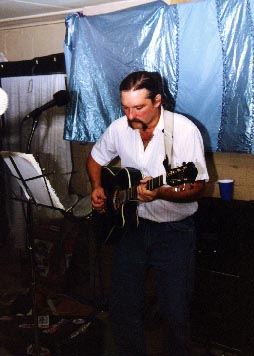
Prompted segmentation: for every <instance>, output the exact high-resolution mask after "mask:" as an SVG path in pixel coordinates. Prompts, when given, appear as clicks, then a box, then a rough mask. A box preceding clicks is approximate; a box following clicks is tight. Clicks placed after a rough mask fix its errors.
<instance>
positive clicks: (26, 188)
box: [3, 152, 65, 356]
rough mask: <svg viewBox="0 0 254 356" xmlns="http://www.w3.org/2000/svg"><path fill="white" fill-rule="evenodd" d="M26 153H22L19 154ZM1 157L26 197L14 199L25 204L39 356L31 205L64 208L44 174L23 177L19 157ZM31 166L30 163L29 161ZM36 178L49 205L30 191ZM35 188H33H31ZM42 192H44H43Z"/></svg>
mask: <svg viewBox="0 0 254 356" xmlns="http://www.w3.org/2000/svg"><path fill="white" fill-rule="evenodd" d="M20 155H21V157H22V155H26V154H24V153H21V154H20ZM3 158H4V159H7V161H6V163H7V162H8V167H9V168H11V172H12V174H11V175H12V176H13V177H14V178H15V179H17V181H18V183H19V185H20V186H21V187H22V190H23V192H24V193H25V196H26V198H27V199H23V198H22V197H15V198H14V199H15V200H17V201H20V202H22V203H23V204H24V203H25V204H26V210H25V221H26V247H27V250H28V253H29V258H30V264H31V293H32V313H33V320H34V348H33V351H34V352H35V356H40V342H39V328H38V308H37V299H36V285H37V280H36V261H35V254H34V241H33V207H34V206H44V207H47V208H50V209H54V210H59V211H60V212H62V213H63V214H65V210H62V209H61V208H58V207H55V206H54V200H53V198H52V197H51V194H50V190H49V187H48V184H49V183H48V182H46V175H44V174H39V175H35V176H32V177H29V178H27V179H26V178H24V177H23V175H22V173H21V169H19V167H18V164H17V161H18V159H19V157H18V156H17V155H16V154H15V153H12V152H7V153H6V152H4V153H3ZM31 166H32V163H31ZM37 179H42V182H44V184H43V186H39V189H40V190H45V195H46V194H47V199H46V201H48V202H49V204H51V205H45V204H43V203H42V204H40V202H38V197H37V196H36V191H34V192H33V191H32V187H33V185H32V184H29V182H31V181H33V180H37ZM33 189H35V188H33ZM43 194H44V192H43Z"/></svg>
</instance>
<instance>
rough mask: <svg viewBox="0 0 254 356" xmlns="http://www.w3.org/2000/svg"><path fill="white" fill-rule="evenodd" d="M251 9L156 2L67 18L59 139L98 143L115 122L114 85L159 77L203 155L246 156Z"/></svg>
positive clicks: (251, 116)
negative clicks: (140, 76)
mask: <svg viewBox="0 0 254 356" xmlns="http://www.w3.org/2000/svg"><path fill="white" fill-rule="evenodd" d="M253 19H254V4H253V1H250V0H200V1H197V2H190V3H185V4H181V5H180V4H179V5H167V4H166V3H164V2H163V1H155V2H152V3H149V4H146V5H140V6H136V7H132V8H129V9H126V10H122V11H117V12H113V13H110V14H103V15H96V16H90V17H89V16H82V15H80V14H70V15H68V16H67V17H66V38H65V43H64V52H65V60H66V71H67V79H68V89H69V91H70V93H71V102H70V103H69V104H68V105H67V113H66V120H65V130H64V139H66V140H72V141H79V142H84V143H85V142H95V141H97V140H98V139H99V138H100V136H101V135H102V133H103V132H104V131H105V129H106V128H107V127H108V126H109V125H110V123H111V122H112V121H114V120H115V119H117V118H118V117H119V116H121V115H122V114H123V113H122V110H121V105H120V100H119V89H118V88H119V84H120V82H121V80H122V79H123V78H124V77H125V76H126V75H127V74H128V73H130V72H132V71H135V70H150V71H158V72H160V74H161V75H162V76H163V78H164V79H165V80H166V82H167V84H168V87H169V90H170V92H171V94H172V96H173V97H174V99H175V102H176V105H175V111H176V112H180V113H183V114H184V115H186V116H188V117H189V118H190V119H191V120H193V121H194V122H195V123H196V124H197V126H198V127H199V129H200V131H201V133H202V136H203V139H204V143H205V149H206V151H210V152H214V151H223V152H245V153H253V150H254V144H253V137H254V21H253Z"/></svg>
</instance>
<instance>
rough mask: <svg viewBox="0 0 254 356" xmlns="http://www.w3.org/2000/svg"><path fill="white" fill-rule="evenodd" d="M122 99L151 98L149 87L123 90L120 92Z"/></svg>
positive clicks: (138, 99) (139, 99)
mask: <svg viewBox="0 0 254 356" xmlns="http://www.w3.org/2000/svg"><path fill="white" fill-rule="evenodd" d="M120 95H121V101H141V100H150V99H149V92H148V90H147V89H138V90H123V91H121V93H120Z"/></svg>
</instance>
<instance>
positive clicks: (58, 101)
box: [23, 90, 70, 121]
mask: <svg viewBox="0 0 254 356" xmlns="http://www.w3.org/2000/svg"><path fill="white" fill-rule="evenodd" d="M53 98H54V99H52V100H50V101H49V102H48V103H46V104H44V105H42V106H40V107H39V108H37V109H35V110H33V111H32V112H30V114H28V115H26V116H25V118H24V119H23V121H26V120H28V119H30V117H32V118H36V117H38V116H39V115H40V114H41V113H42V112H43V111H45V110H47V109H49V108H52V107H53V106H55V105H57V106H64V105H66V104H67V103H68V102H69V100H70V96H69V93H68V91H67V90H60V91H58V92H56V93H55V94H54V95H53Z"/></svg>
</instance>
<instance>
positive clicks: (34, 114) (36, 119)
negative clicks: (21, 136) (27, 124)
mask: <svg viewBox="0 0 254 356" xmlns="http://www.w3.org/2000/svg"><path fill="white" fill-rule="evenodd" d="M41 113H42V110H40V109H35V110H34V111H33V112H32V113H31V114H28V115H27V116H25V118H24V119H23V120H22V121H21V124H23V122H24V121H25V120H27V119H29V118H30V117H32V118H33V122H32V128H31V131H30V136H29V139H28V141H27V146H26V153H31V145H32V140H33V136H34V133H35V130H36V128H37V126H38V123H39V117H40V115H41Z"/></svg>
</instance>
